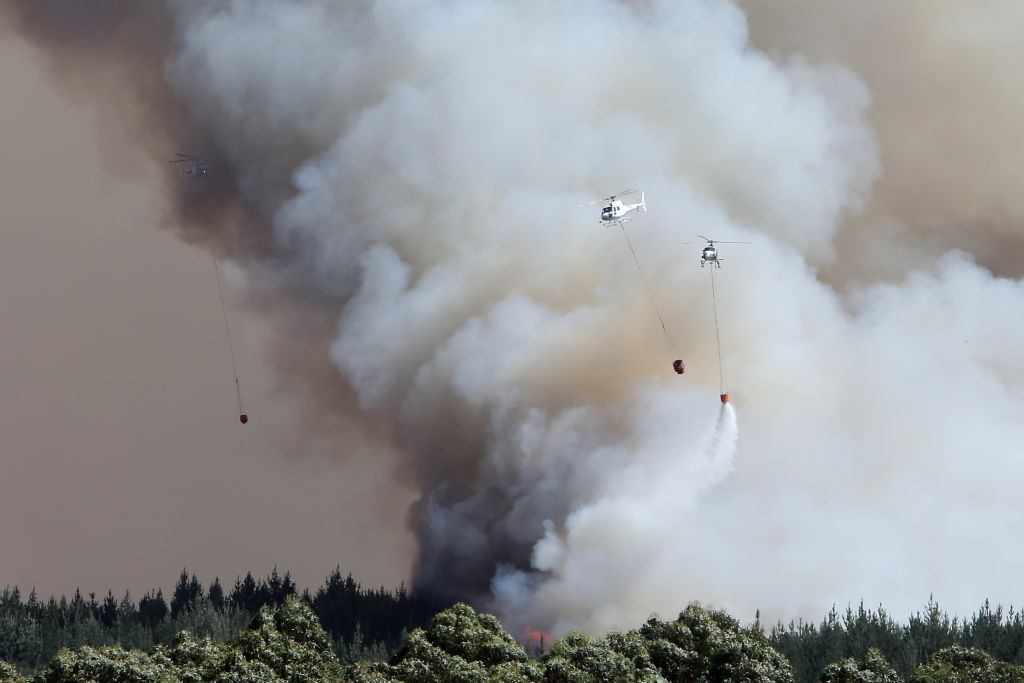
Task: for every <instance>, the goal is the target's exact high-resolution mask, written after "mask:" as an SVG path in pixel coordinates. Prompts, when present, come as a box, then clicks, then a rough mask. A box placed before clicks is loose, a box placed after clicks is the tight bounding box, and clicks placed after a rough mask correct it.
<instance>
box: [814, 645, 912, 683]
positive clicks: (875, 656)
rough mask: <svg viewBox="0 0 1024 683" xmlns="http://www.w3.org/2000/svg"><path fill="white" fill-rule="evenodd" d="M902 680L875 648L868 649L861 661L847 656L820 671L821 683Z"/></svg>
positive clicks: (884, 682)
mask: <svg viewBox="0 0 1024 683" xmlns="http://www.w3.org/2000/svg"><path fill="white" fill-rule="evenodd" d="M902 680H903V679H902V678H900V676H899V674H897V673H896V670H895V669H893V668H892V667H891V666H890V665H889V662H887V661H886V659H885V656H884V655H883V654H882V653H881V652H879V651H878V650H876V649H875V648H871V649H870V650H868V653H867V656H866V657H865V658H864V659H863V660H862V661H858V660H856V659H854V658H853V657H849V658H847V659H844V660H843V661H841V662H836V663H834V664H829V665H828V666H826V667H825V670H824V671H822V673H821V683H900V682H901V681H902Z"/></svg>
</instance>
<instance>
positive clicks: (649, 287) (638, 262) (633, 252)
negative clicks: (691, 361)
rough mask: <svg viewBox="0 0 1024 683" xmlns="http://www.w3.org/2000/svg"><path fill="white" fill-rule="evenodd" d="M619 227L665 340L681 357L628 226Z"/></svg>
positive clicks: (620, 223)
mask: <svg viewBox="0 0 1024 683" xmlns="http://www.w3.org/2000/svg"><path fill="white" fill-rule="evenodd" d="M619 227H620V228H622V235H623V236H624V237H625V238H626V244H628V245H629V251H630V252H632V254H633V262H634V263H636V269H637V272H639V273H640V279H641V280H643V283H644V288H645V289H646V290H647V296H648V297H650V299H651V304H653V305H654V312H655V313H657V314H658V322H660V323H661V329H662V331H664V332H665V338H666V339H668V343H669V345H670V346H671V347H672V352H673V353H675V355H677V356H678V355H679V349H678V348H676V343H675V341H673V340H672V335H671V334H669V333H668V328H667V327H666V326H665V319H664V318H663V317H662V315H661V309H660V308H658V302H657V301H656V300H655V298H654V292H653V291H651V286H650V285H649V284H648V283H647V278H646V277H645V276H644V270H643V268H641V267H640V259H638V258H637V257H636V249H634V248H633V243H632V242H630V241H629V235H628V234H627V233H626V226H625V225H623V224H622V221H619Z"/></svg>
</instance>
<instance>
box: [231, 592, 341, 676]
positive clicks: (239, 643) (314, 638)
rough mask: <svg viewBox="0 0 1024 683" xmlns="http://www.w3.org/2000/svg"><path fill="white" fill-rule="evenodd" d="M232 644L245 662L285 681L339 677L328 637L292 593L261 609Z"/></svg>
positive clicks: (336, 661) (302, 603)
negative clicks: (278, 604) (276, 605)
mask: <svg viewBox="0 0 1024 683" xmlns="http://www.w3.org/2000/svg"><path fill="white" fill-rule="evenodd" d="M233 646H234V647H235V648H237V649H238V650H239V651H240V652H241V654H242V655H243V656H244V657H245V659H247V660H248V661H250V662H260V663H262V664H265V665H266V666H267V667H269V668H270V669H271V670H272V671H273V672H274V673H276V674H277V675H278V676H280V677H281V678H283V679H285V680H288V681H295V682H296V683H307V682H312V681H329V680H334V679H337V678H340V676H341V666H340V664H339V663H338V660H337V658H336V657H335V656H334V649H333V647H332V642H331V639H330V636H328V635H327V633H326V632H325V631H324V630H323V628H322V627H321V626H320V621H319V620H318V619H317V618H316V615H315V614H314V613H313V610H312V609H310V607H309V605H307V604H306V603H304V602H303V601H302V600H300V599H299V598H297V597H295V596H294V595H293V596H290V597H288V598H287V599H286V600H285V603H284V604H283V605H282V606H281V607H280V608H278V609H276V610H274V609H271V608H270V607H264V608H262V609H261V610H260V613H259V614H258V615H257V616H256V619H255V620H253V623H252V626H251V627H250V629H249V630H248V631H246V632H244V633H242V634H241V635H240V636H239V637H238V639H237V640H236V641H235V642H234V644H233Z"/></svg>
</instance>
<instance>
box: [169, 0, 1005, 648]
mask: <svg viewBox="0 0 1024 683" xmlns="http://www.w3.org/2000/svg"><path fill="white" fill-rule="evenodd" d="M793 4H794V5H799V4H801V3H797V2H795V1H794V3H793ZM950 4H951V3H936V4H934V5H930V6H929V7H930V8H933V9H932V10H931V11H934V12H935V13H937V14H939V15H942V14H943V13H944V12H947V10H949V7H950ZM997 4H999V3H997ZM166 11H168V12H169V13H170V15H171V17H172V18H173V36H172V39H171V41H170V43H171V46H172V47H171V54H170V56H169V58H168V60H167V62H166V68H165V76H166V79H167V81H168V83H169V84H170V86H171V88H173V91H174V93H175V94H176V96H177V98H178V101H179V103H180V104H181V105H182V106H183V107H184V108H185V110H186V111H187V112H189V114H190V115H191V117H192V119H193V121H194V123H195V125H198V126H201V127H202V128H203V129H205V130H208V131H210V137H211V140H213V141H214V143H215V145H216V147H217V149H218V150H219V152H220V154H222V155H223V157H224V161H225V163H226V164H227V165H229V166H230V167H231V168H232V169H234V172H235V176H236V180H237V191H238V198H239V201H240V202H241V203H242V204H243V205H244V206H245V207H247V210H249V211H250V212H254V213H261V214H262V215H264V216H267V217H268V219H269V220H270V221H271V222H272V224H273V240H274V248H273V258H271V259H267V260H265V261H264V262H262V263H261V265H260V267H259V268H254V269H253V271H252V273H253V275H252V277H253V279H254V280H256V281H259V280H260V279H261V278H268V281H270V282H272V283H280V282H285V283H287V288H286V291H287V292H288V293H289V296H294V297H296V298H297V300H299V299H302V300H315V301H317V302H318V303H317V305H318V306H320V307H321V308H322V310H323V311H324V313H325V314H326V315H329V316H333V319H336V320H337V327H336V335H335V336H334V339H333V342H332V343H331V347H330V358H331V360H332V361H333V363H334V366H335V368H336V371H337V373H338V375H339V378H340V379H339V381H340V383H341V384H342V385H343V386H344V387H346V388H351V390H352V391H353V392H354V394H355V396H356V399H357V403H358V406H355V405H353V406H350V407H349V408H348V410H350V411H351V412H352V414H353V415H356V416H360V417H361V419H364V420H365V421H367V422H372V423H380V424H383V425H384V428H385V429H386V430H387V431H388V432H389V433H390V434H391V435H392V438H393V439H394V440H395V441H396V442H397V443H398V444H399V446H400V448H401V449H402V450H403V452H404V454H405V455H404V465H403V474H404V476H406V477H408V478H410V479H412V480H413V481H415V483H416V485H417V486H419V487H420V490H421V491H422V494H423V497H422V500H421V501H420V503H419V504H418V505H417V506H416V509H415V510H414V511H413V515H412V519H413V524H414V525H415V527H416V531H417V536H418V539H419V543H420V553H419V558H418V562H417V566H416V582H417V585H418V586H419V587H420V588H422V589H425V590H430V591H432V592H434V593H435V594H438V595H440V596H444V597H460V598H469V599H472V600H475V601H476V602H477V603H478V604H480V605H481V606H484V607H487V608H491V609H496V610H498V611H499V613H500V614H501V615H502V616H503V617H504V618H505V619H506V621H507V623H508V624H510V625H511V626H512V627H513V628H517V627H519V626H522V625H529V626H531V627H532V628H541V629H546V630H550V629H554V630H556V631H559V632H560V631H564V630H565V629H567V628H570V627H579V628H584V629H591V630H603V629H607V628H611V627H616V626H617V627H631V626H634V625H636V624H637V623H638V622H639V621H640V620H642V619H643V618H645V617H646V616H647V615H648V614H650V613H651V612H652V611H656V612H661V613H663V614H666V615H671V614H673V613H675V612H676V611H677V610H679V609H680V608H681V607H682V606H683V605H685V604H686V603H687V602H689V601H691V600H694V599H697V600H702V601H704V602H708V603H712V604H716V605H721V606H723V607H726V608H729V609H731V610H734V611H735V612H736V614H737V616H739V617H740V618H750V617H752V616H753V613H754V610H755V609H757V608H760V609H761V610H762V613H763V614H764V615H765V616H767V617H768V618H769V619H771V618H776V617H777V618H789V617H793V616H809V617H812V618H813V617H817V616H819V615H820V614H822V613H823V612H824V611H825V610H827V609H828V607H830V606H831V605H832V604H833V603H839V604H845V603H847V602H850V601H857V600H860V599H862V598H863V599H864V600H865V601H867V602H868V603H874V604H877V603H878V602H881V603H882V604H883V605H884V606H885V607H886V609H888V610H889V611H890V613H893V614H896V615H900V614H904V613H907V612H909V611H910V610H912V609H914V608H916V607H918V606H919V605H920V604H921V603H922V602H923V601H924V600H925V599H927V596H928V595H929V594H934V595H935V596H936V597H937V598H938V599H939V600H940V601H944V604H945V605H946V606H948V607H950V608H952V609H954V610H959V611H960V612H961V613H963V612H966V611H968V610H971V609H973V608H974V607H976V606H977V605H978V604H980V602H981V601H982V600H983V599H984V598H986V597H989V598H992V599H993V600H994V601H1004V602H1008V601H1012V600H1013V599H1014V598H1016V597H1018V594H1017V593H1016V592H1015V591H1016V588H1017V585H1018V583H1019V582H1018V580H1017V574H1016V567H1017V566H1018V565H1019V560H1021V559H1024V558H1021V557H1019V554H1020V550H1019V549H1018V548H1017V547H1016V545H1015V543H1014V539H1017V538H1020V537H1021V533H1022V532H1024V521H1022V520H1024V514H1021V513H1022V512H1024V510H1022V509H1021V508H1022V504H1021V503H1020V502H1019V501H1020V497H1019V495H1018V492H1017V489H1018V488H1019V484H1018V482H1019V481H1021V476H1022V475H1024V460H1021V459H1020V458H1019V457H1018V453H1017V451H1018V449H1019V445H1020V444H1021V443H1022V437H1024V423H1022V422H1021V421H1020V420H1019V416H1020V415H1021V414H1022V413H1021V411H1022V409H1024V394H1022V388H1024V357H1022V356H1021V355H1020V354H1019V353H1017V352H1016V346H1017V340H1018V339H1020V338H1021V333H1022V332H1024V329H1022V328H1024V322H1021V321H1022V320H1024V318H1022V317H1021V316H1020V315H1019V314H1018V311H1020V310H1022V306H1024V286H1022V284H1021V282H1020V281H1019V280H1016V279H1002V278H997V277H995V276H993V273H992V271H991V270H989V268H988V267H986V266H984V265H979V262H978V261H976V258H979V259H980V258H984V257H987V256H990V255H991V244H992V242H990V241H984V240H986V238H988V237H990V236H991V235H992V234H993V233H991V232H989V233H984V234H982V235H981V238H982V239H983V242H982V247H983V252H984V253H981V252H978V253H976V252H973V251H970V250H969V248H968V245H966V244H964V245H960V246H962V247H965V249H964V250H952V249H951V248H949V247H951V246H953V245H950V244H946V243H944V242H942V241H940V242H938V243H936V242H935V241H934V240H931V241H926V240H923V239H922V240H920V241H917V240H915V239H913V238H907V239H902V240H901V241H900V242H899V244H898V247H891V246H890V245H889V244H888V243H885V242H881V241H878V240H877V235H879V234H886V233H884V231H881V232H880V230H881V229H880V228H879V229H875V228H877V226H880V225H886V226H891V225H893V224H894V223H896V222H900V221H906V220H911V219H912V218H913V216H912V215H911V214H906V215H904V214H899V215H891V214H889V213H887V212H886V208H887V207H888V206H890V204H889V203H887V204H886V205H885V206H878V205H877V204H874V203H872V190H873V188H881V190H882V191H883V192H884V194H885V195H886V197H890V195H891V192H890V191H888V190H887V187H888V186H887V185H886V175H885V172H886V168H887V165H885V164H883V163H882V162H883V160H886V159H887V158H888V157H887V155H889V154H895V155H896V156H897V157H899V150H897V151H895V152H893V151H891V150H889V149H888V148H886V147H884V146H882V147H879V146H878V142H877V141H878V139H879V138H878V137H876V131H878V130H879V129H880V127H882V129H884V130H885V131H886V132H887V135H891V132H890V131H891V130H892V126H893V125H894V124H893V123H892V121H890V120H888V119H886V120H885V121H884V122H882V121H876V120H874V119H873V118H872V117H873V116H877V114H878V109H877V106H876V105H875V104H873V101H872V95H873V92H874V90H873V83H872V82H871V81H870V80H868V81H865V76H864V75H863V74H859V73H858V72H857V71H856V67H857V66H858V64H859V63H858V62H856V60H854V59H852V58H850V59H846V57H848V55H843V54H836V55H832V56H830V57H829V58H828V59H826V58H821V57H813V58H808V57H807V56H804V55H802V54H800V53H799V52H798V51H796V48H792V49H791V51H789V52H783V53H781V54H779V53H776V52H773V53H772V54H771V55H769V54H767V53H765V52H761V51H760V50H759V49H757V48H756V47H754V46H753V45H752V44H751V42H750V40H749V35H748V26H747V17H746V15H745V14H744V12H743V11H742V10H741V9H739V8H738V7H737V5H735V4H733V3H732V2H728V1H727V0H689V1H677V0H671V1H670V0H663V1H659V0H652V1H651V2H636V3H625V2H615V1H613V0H591V1H590V2H587V3H585V4H584V5H580V4H579V3H576V4H572V5H569V4H568V3H558V2H549V1H547V0H525V1H524V2H516V3H504V2H486V3H482V2H470V1H467V0H456V1H453V2H443V3H442V2H436V1H427V0H420V1H418V2H410V1H403V2H394V1H391V0H377V1H370V0H365V1H363V2H358V3H332V2H327V1H326V0H323V1H314V0H310V1H307V2H301V3H286V2H275V1H271V0H249V1H243V0H233V1H228V0H222V1H217V2H211V1H209V0H203V1H202V2H199V1H190V2H186V1H181V2H175V3H172V4H169V5H168V6H167V10H166ZM822 11H823V10H822ZM878 11H879V12H880V13H882V14H884V11H883V10H882V9H879V10H878ZM896 12H897V11H896V10H892V13H896ZM860 16H861V20H862V21H863V20H865V19H863V15H860ZM854 23H855V22H854ZM836 30H840V29H836ZM893 30H894V31H897V32H898V30H899V29H898V27H897V28H894V29H893ZM768 38H771V35H769V36H768ZM768 38H766V39H765V40H766V42H767V41H768ZM826 42H827V41H826ZM947 47H948V46H946V45H945V44H943V43H941V42H940V44H939V45H937V46H936V45H930V49H933V50H938V51H942V50H944V49H946V48H947ZM909 49H910V48H908V50H909ZM892 58H893V59H894V60H899V59H901V58H906V59H908V60H909V57H905V56H903V55H900V54H899V53H895V54H893V55H892ZM1013 58H1014V59H1016V62H1015V63H1017V64H1020V62H1022V61H1024V59H1022V58H1021V53H1020V51H1019V48H1018V51H1017V52H1015V53H1014V55H1013ZM893 91H894V89H893V88H891V87H890V86H889V85H888V84H886V92H887V93H890V94H891V93H892V92H893ZM886 107H889V108H890V109H892V108H895V109H897V110H898V106H897V105H893V103H892V102H887V103H886ZM887 111H888V110H887ZM883 124H884V125H883ZM951 130H954V131H955V130H957V129H955V128H954V129H951ZM904 131H905V133H906V134H907V135H912V134H913V133H914V132H915V130H914V129H913V128H912V126H911V125H910V124H909V123H908V125H907V127H906V128H904ZM884 139H889V138H888V137H887V138H884ZM883 141H884V140H883ZM1017 160H1018V161H1019V160H1020V159H1019V158H1018V159H1017ZM904 161H905V160H904ZM979 163H980V162H979ZM951 173H953V172H952V171H951ZM901 179H902V180H904V181H905V178H904V177H903V176H901ZM1004 180H1005V179H1004ZM627 186H631V187H639V188H642V189H644V190H645V192H646V196H647V201H648V205H649V207H650V211H649V213H646V214H641V215H640V216H638V217H637V218H636V219H635V220H634V221H633V222H632V223H630V224H629V229H630V237H631V239H632V240H633V243H634V245H635V246H636V248H637V253H638V255H639V258H640V262H641V264H642V266H643V267H644V269H645V273H646V275H647V278H648V280H649V281H650V283H651V285H652V288H653V290H654V292H653V293H654V296H655V297H656V298H657V300H658V302H659V304H660V306H661V309H662V311H663V313H664V314H665V322H666V325H667V327H668V328H669V329H670V330H671V331H672V334H673V336H674V337H675V338H676V341H677V342H678V343H679V345H680V346H681V347H682V349H683V356H684V358H685V360H686V362H687V367H688V370H687V373H686V374H685V375H684V376H682V377H678V376H676V375H675V374H674V373H673V372H672V370H671V362H672V360H673V357H672V356H671V355H670V353H671V352H670V350H669V349H668V348H667V346H666V343H665V339H664V337H663V334H662V331H661V330H660V329H659V324H658V321H657V320H656V317H655V314H654V310H653V308H652V307H651V304H650V302H649V301H648V300H647V298H646V293H645V291H644V288H643V285H642V283H641V281H640V279H639V278H638V276H637V273H636V271H635V269H634V265H633V263H632V259H631V256H630V254H629V253H628V251H627V249H626V246H625V245H624V244H623V242H622V240H621V237H620V236H619V235H617V234H616V233H617V230H609V229H608V228H605V227H602V226H599V225H598V224H597V220H596V218H597V216H596V212H595V211H593V209H594V207H589V208H587V209H580V208H578V205H579V204H580V203H582V202H585V201H589V200H591V199H593V198H595V197H600V196H604V195H606V194H611V193H613V192H617V191H620V190H622V189H623V188H625V187H627ZM900 187H901V188H905V187H906V183H905V182H903V183H902V184H901V185H900ZM934 201H935V202H936V203H937V205H938V206H939V207H941V206H943V205H944V202H945V198H944V197H943V196H936V197H935V198H934ZM992 215H999V214H997V213H996V214H992ZM865 216H868V217H870V218H871V222H870V223H868V225H869V226H870V227H871V228H872V229H870V230H868V229H866V231H865V236H866V239H865V241H864V242H863V243H857V248H856V250H855V252H856V253H854V254H853V255H852V256H850V255H849V253H848V252H847V251H845V250H844V245H846V244H847V243H848V242H852V240H850V239H849V237H848V235H849V232H850V230H851V228H850V226H851V225H858V224H862V223H858V221H863V220H865V219H864V217H865ZM975 217H976V218H978V219H979V220H980V217H982V212H979V213H978V214H976V216H975ZM928 227H929V229H936V230H937V229H938V228H935V227H934V226H928ZM996 232H997V233H998V235H999V239H1005V236H1006V233H1007V230H999V231H996ZM697 233H700V234H704V235H708V236H711V237H714V238H717V239H721V240H737V241H750V242H751V244H750V245H733V246H732V247H731V248H727V247H726V246H723V248H722V250H723V254H724V255H725V256H726V257H727V261H726V265H725V268H723V270H722V271H720V273H719V276H718V280H717V282H716V287H717V288H718V290H717V291H718V296H719V299H718V306H719V309H718V315H719V319H720V323H721V336H722V354H723V359H724V362H725V364H726V366H727V377H728V379H729V384H728V385H727V386H726V387H725V388H726V390H727V391H730V393H731V394H732V399H733V401H734V402H735V404H736V406H737V408H738V410H739V412H740V413H741V415H740V417H741V418H742V422H743V427H744V434H743V438H742V439H740V440H739V441H738V442H737V428H736V416H735V414H734V413H733V412H732V407H731V406H726V407H725V408H724V409H720V408H719V403H718V368H717V358H716V351H715V344H714V329H713V326H712V310H711V299H710V284H709V281H708V279H707V275H708V274H707V272H706V271H704V272H702V271H701V268H700V267H699V266H698V260H699V254H700V245H699V244H697V245H689V246H687V245H684V244H682V243H683V242H686V241H691V242H693V241H695V235H696V234H697ZM872 235H874V236H876V237H875V238H871V236H872ZM894 249H895V250H896V251H895V252H894V251H893V250H894ZM894 253H899V254H902V255H904V256H905V258H904V259H903V261H902V262H903V263H905V264H906V266H907V268H906V272H905V273H904V272H902V271H900V272H896V273H894V271H893V268H892V266H893V264H894V262H895V259H894V258H893V254H894ZM1000 263H1001V265H1002V271H1001V272H1002V273H1003V274H1004V275H1006V274H1009V271H1010V270H1012V274H1013V275H1016V273H1017V272H1018V271H1019V266H1020V257H1019V255H1017V256H1016V257H1015V256H1014V255H1013V254H1009V253H1005V252H1004V253H1001V261H1000ZM876 266H877V267H876ZM818 268H823V269H827V272H828V273H832V274H836V278H835V281H834V282H833V281H832V280H829V279H827V278H819V277H818V270H817V269H818ZM271 273H272V274H273V275H272V276H271ZM882 277H884V278H885V281H884V282H883V281H881V280H880V278H882ZM257 284H258V282H257ZM264 286H265V285H264ZM288 334H292V332H282V335H288ZM294 335H295V340H294V342H293V346H296V347H301V345H302V343H303V342H304V338H303V333H302V331H301V330H296V331H294ZM314 348H315V347H314ZM719 410H721V413H720V414H719V415H718V416H717V422H716V415H715V413H716V412H717V411H719ZM711 425H714V428H713V429H712V430H711V431H710V432H709V431H708V430H709V426H711ZM999 560H1001V561H999Z"/></svg>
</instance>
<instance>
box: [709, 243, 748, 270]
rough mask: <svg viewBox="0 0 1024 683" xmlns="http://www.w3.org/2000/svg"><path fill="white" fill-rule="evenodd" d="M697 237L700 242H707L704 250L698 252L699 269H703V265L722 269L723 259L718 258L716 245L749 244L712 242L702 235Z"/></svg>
mask: <svg viewBox="0 0 1024 683" xmlns="http://www.w3.org/2000/svg"><path fill="white" fill-rule="evenodd" d="M697 237H699V238H701V239H702V240H707V242H708V243H707V244H706V245H705V246H704V249H703V250H702V251H701V252H700V267H701V268H703V267H704V266H705V264H708V263H711V264H713V265H715V266H717V267H719V268H721V267H722V261H724V260H725V259H724V258H719V257H718V248H717V247H715V245H716V244H750V242H722V241H719V240H713V239H711V238H710V237H705V236H704V235H697Z"/></svg>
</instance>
